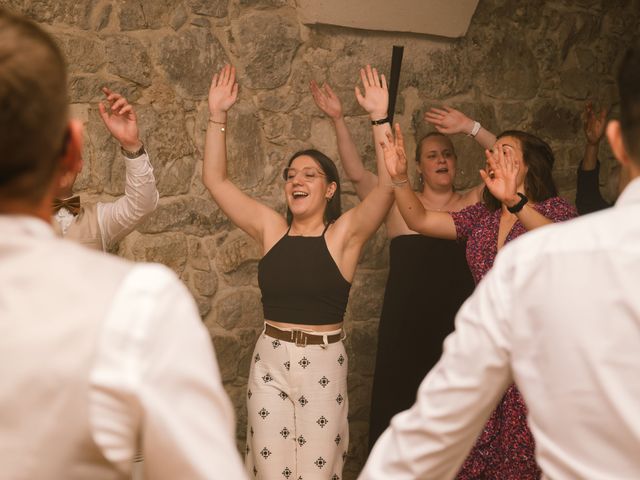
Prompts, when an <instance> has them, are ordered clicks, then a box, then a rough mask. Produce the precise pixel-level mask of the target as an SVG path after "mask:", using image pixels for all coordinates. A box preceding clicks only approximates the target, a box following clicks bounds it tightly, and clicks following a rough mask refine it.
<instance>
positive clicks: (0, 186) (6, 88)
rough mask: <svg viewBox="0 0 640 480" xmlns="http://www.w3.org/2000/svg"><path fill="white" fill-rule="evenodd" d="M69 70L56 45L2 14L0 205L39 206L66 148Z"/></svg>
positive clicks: (16, 18) (19, 20) (36, 29)
mask: <svg viewBox="0 0 640 480" xmlns="http://www.w3.org/2000/svg"><path fill="white" fill-rule="evenodd" d="M67 124H68V99H67V78H66V66H65V62H64V58H63V56H62V53H61V52H60V49H59V48H58V47H57V45H56V44H55V42H54V41H53V39H52V38H51V37H50V36H49V35H48V34H47V33H45V32H44V31H43V30H42V29H41V28H40V27H38V26H37V25H36V24H34V23H33V22H31V21H29V20H26V19H24V18H22V17H20V16H18V15H14V14H12V13H10V12H8V11H7V10H5V9H3V8H0V201H4V200H13V201H20V202H25V203H28V204H37V203H38V202H39V201H40V200H41V199H42V198H43V196H44V194H45V193H46V191H47V188H48V187H49V186H50V183H51V180H52V177H53V174H54V171H55V169H56V167H57V165H58V160H59V158H60V155H61V154H62V153H63V151H64V148H65V146H66V135H67Z"/></svg>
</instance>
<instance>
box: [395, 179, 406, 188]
mask: <svg viewBox="0 0 640 480" xmlns="http://www.w3.org/2000/svg"><path fill="white" fill-rule="evenodd" d="M408 182H409V179H408V178H405V179H404V180H400V181H399V182H395V181H393V180H391V186H392V187H394V188H395V187H401V186H402V185H404V184H405V183H408Z"/></svg>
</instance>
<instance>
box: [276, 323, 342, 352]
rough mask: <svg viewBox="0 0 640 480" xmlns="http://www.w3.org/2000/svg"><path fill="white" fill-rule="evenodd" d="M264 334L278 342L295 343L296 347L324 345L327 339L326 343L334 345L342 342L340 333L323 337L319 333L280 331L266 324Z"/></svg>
mask: <svg viewBox="0 0 640 480" xmlns="http://www.w3.org/2000/svg"><path fill="white" fill-rule="evenodd" d="M264 333H265V334H267V335H269V336H270V337H273V338H277V339H278V340H282V341H285V342H291V343H295V344H296V345H297V346H298V347H304V346H305V345H324V339H325V338H326V339H327V343H336V342H339V341H340V340H342V333H335V334H333V335H323V334H322V333H321V332H318V333H307V332H303V331H302V330H280V329H279V328H276V327H274V326H273V325H270V324H268V323H265V326H264Z"/></svg>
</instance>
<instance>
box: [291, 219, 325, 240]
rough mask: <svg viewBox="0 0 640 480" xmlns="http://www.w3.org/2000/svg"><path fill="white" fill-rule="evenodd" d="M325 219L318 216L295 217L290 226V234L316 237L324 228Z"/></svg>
mask: <svg viewBox="0 0 640 480" xmlns="http://www.w3.org/2000/svg"><path fill="white" fill-rule="evenodd" d="M324 227H325V225H324V221H323V220H322V219H319V220H318V219H317V218H308V219H294V220H293V221H292V222H291V228H289V235H293V236H301V237H315V236H318V235H320V234H321V233H322V231H323V230H324Z"/></svg>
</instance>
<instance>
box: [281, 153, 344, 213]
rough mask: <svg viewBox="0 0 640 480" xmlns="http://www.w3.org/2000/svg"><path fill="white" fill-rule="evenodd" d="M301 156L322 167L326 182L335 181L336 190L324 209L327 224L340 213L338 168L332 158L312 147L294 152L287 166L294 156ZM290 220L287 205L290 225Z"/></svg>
mask: <svg viewBox="0 0 640 480" xmlns="http://www.w3.org/2000/svg"><path fill="white" fill-rule="evenodd" d="M302 156H307V157H311V158H313V159H314V160H315V162H316V163H317V164H318V166H319V167H320V169H322V173H324V174H325V175H326V176H327V183H331V182H335V184H336V191H335V192H334V194H333V196H332V197H331V198H330V199H329V201H327V207H326V208H325V209H324V224H325V225H329V224H330V223H333V222H335V221H336V220H337V219H338V217H339V216H340V215H341V214H342V203H341V202H340V194H341V190H340V176H339V175H338V169H337V168H336V164H335V163H333V160H331V159H330V158H329V157H327V156H326V155H325V154H324V153H322V152H320V151H318V150H315V149H313V148H311V149H308V150H300V151H299V152H296V153H294V154H293V155H292V156H291V158H290V159H289V162H287V167H290V166H291V164H292V163H293V161H294V160H295V159H296V158H298V157H302ZM292 221H293V214H292V213H291V210H290V209H289V206H287V223H288V224H289V225H291V222H292Z"/></svg>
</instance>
